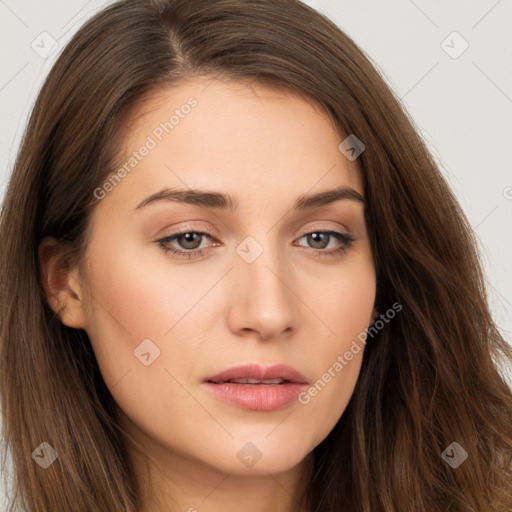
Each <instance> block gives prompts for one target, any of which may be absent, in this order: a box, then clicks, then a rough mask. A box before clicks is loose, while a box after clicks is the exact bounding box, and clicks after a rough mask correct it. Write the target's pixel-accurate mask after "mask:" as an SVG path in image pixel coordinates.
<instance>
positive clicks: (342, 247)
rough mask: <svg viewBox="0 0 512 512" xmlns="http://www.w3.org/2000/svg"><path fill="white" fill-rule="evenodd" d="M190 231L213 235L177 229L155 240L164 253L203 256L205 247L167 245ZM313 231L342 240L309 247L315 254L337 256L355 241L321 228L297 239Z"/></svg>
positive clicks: (180, 256)
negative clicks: (331, 246)
mask: <svg viewBox="0 0 512 512" xmlns="http://www.w3.org/2000/svg"><path fill="white" fill-rule="evenodd" d="M191 233H193V234H196V235H200V236H206V237H208V238H210V239H212V238H213V235H212V234H211V233H208V232H205V231H192V230H188V231H179V232H177V233H174V234H172V235H169V236H166V237H165V238H161V239H160V240H157V241H156V242H157V243H158V244H159V245H160V246H161V247H162V249H163V251H164V253H165V254H168V253H169V252H170V253H172V255H174V256H177V257H179V258H188V259H191V258H200V257H201V256H203V255H204V254H205V251H206V250H207V249H189V250H187V251H180V250H178V249H175V248H173V247H171V246H169V243H170V242H171V241H173V240H175V239H177V238H179V237H180V236H182V235H186V234H191ZM314 233H318V234H327V235H330V236H334V238H337V239H338V240H339V241H340V242H342V244H341V245H340V246H339V247H337V248H336V249H331V250H328V251H326V250H324V249H312V248H309V249H310V250H311V251H312V252H313V254H315V255H317V256H327V257H334V256H338V255H341V254H345V253H346V252H347V250H348V249H350V248H351V247H352V244H353V242H354V241H355V239H354V238H353V237H352V236H350V235H348V234H347V233H340V232H338V231H321V230H314V231H309V232H308V233H304V234H303V235H302V236H301V237H299V240H300V239H301V238H304V237H305V236H308V235H311V234H314ZM329 242H330V239H329Z"/></svg>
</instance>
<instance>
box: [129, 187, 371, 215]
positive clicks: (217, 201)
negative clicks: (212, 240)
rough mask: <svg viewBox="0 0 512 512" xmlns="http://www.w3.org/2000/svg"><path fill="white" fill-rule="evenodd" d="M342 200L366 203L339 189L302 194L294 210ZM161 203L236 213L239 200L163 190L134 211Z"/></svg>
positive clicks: (217, 194)
mask: <svg viewBox="0 0 512 512" xmlns="http://www.w3.org/2000/svg"><path fill="white" fill-rule="evenodd" d="M342 199H347V200H351V201H356V202H359V203H362V204H364V203H365V200H364V198H363V196H362V195H361V194H359V192H357V190H354V189H353V188H350V187H339V188H336V189H333V190H326V191H324V192H318V193H316V194H302V195H300V196H299V197H298V198H297V200H296V202H295V204H294V205H293V207H292V209H293V210H295V211H303V210H311V209H313V208H319V207H320V206H326V205H328V204H331V203H333V202H335V201H339V200H342ZM161 201H171V202H178V203H185V204H192V205H196V206H201V207H203V208H208V209H219V210H220V209H222V210H223V209H229V210H231V211H236V209H237V207H238V200H237V199H236V198H234V197H233V196H231V195H229V194H223V193H220V192H209V191H203V190H196V189H188V190H185V189H171V188H163V189H162V190H160V191H158V192H156V193H154V194H152V195H150V196H149V197H146V199H144V200H142V201H141V202H140V203H139V204H138V205H137V206H136V207H135V208H134V210H139V209H141V208H144V207H145V206H147V205H149V204H153V203H157V202H161Z"/></svg>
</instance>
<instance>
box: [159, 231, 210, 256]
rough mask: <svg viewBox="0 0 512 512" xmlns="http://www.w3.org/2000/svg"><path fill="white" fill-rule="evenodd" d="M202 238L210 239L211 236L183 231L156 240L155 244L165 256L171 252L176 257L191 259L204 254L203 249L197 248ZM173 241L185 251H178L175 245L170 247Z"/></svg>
mask: <svg viewBox="0 0 512 512" xmlns="http://www.w3.org/2000/svg"><path fill="white" fill-rule="evenodd" d="M204 238H208V239H211V238H212V236H211V235H210V234H209V233H206V232H203V231H183V232H179V233H174V234H173V235H170V236H167V237H165V238H161V239H160V240H157V243H158V244H159V245H160V246H161V247H162V249H163V250H164V253H165V254H167V253H168V252H171V253H172V254H174V255H176V256H182V257H186V258H192V257H199V256H202V255H203V254H204V247H202V248H199V247H200V245H201V242H202V241H203V239H204ZM175 241H176V242H178V244H179V246H180V247H181V248H183V249H185V250H184V251H182V250H179V248H178V249H177V248H176V246H175V245H172V243H173V242H175Z"/></svg>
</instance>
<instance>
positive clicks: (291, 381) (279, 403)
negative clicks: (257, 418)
mask: <svg viewBox="0 0 512 512" xmlns="http://www.w3.org/2000/svg"><path fill="white" fill-rule="evenodd" d="M243 378H253V379H258V380H271V379H277V378H281V379H283V381H284V382H283V383H281V384H263V383H261V384H241V383H234V382H227V381H228V380H232V379H243ZM307 384H308V382H307V380H306V378H305V377H304V375H302V374H301V373H300V372H299V371H297V370H296V369H295V368H292V367H291V366H288V365H285V364H276V365H272V366H260V365H257V364H246V365H241V366H235V367H233V368H229V369H227V370H225V371H223V372H221V373H218V374H216V375H212V376H210V377H207V378H206V379H204V381H203V386H204V387H205V388H206V389H207V390H208V391H209V392H211V393H212V394H213V395H214V396H215V397H216V398H218V399H220V400H221V401H224V402H227V403H230V404H232V405H235V406H236V407H239V408H241V409H249V410H253V411H274V410H277V409H280V408H282V407H285V406H286V405H289V404H290V403H291V402H293V401H294V400H296V399H297V397H298V395H299V394H300V392H301V391H302V390H303V389H304V388H305V387H306V386H307Z"/></svg>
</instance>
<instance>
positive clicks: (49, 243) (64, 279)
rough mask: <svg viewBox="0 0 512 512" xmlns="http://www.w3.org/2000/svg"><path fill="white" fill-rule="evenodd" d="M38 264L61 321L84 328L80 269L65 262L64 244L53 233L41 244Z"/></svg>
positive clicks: (46, 289)
mask: <svg viewBox="0 0 512 512" xmlns="http://www.w3.org/2000/svg"><path fill="white" fill-rule="evenodd" d="M38 253H39V265H40V270H41V280H42V283H41V284H42V286H43V289H44V292H45V295H46V300H47V301H48V304H49V305H50V307H51V308H52V310H53V311H54V312H55V313H56V314H57V315H59V317H60V320H61V322H62V323H63V324H64V325H67V326H68V327H74V328H75V329H84V328H85V316H84V311H83V297H82V293H81V290H80V285H79V283H80V279H79V278H80V276H79V273H78V269H68V268H66V267H65V265H64V263H63V258H62V255H63V253H64V246H63V245H62V244H60V243H59V242H58V241H57V240H56V239H55V238H53V237H46V238H44V239H43V240H42V242H41V243H40V244H39V249H38Z"/></svg>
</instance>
